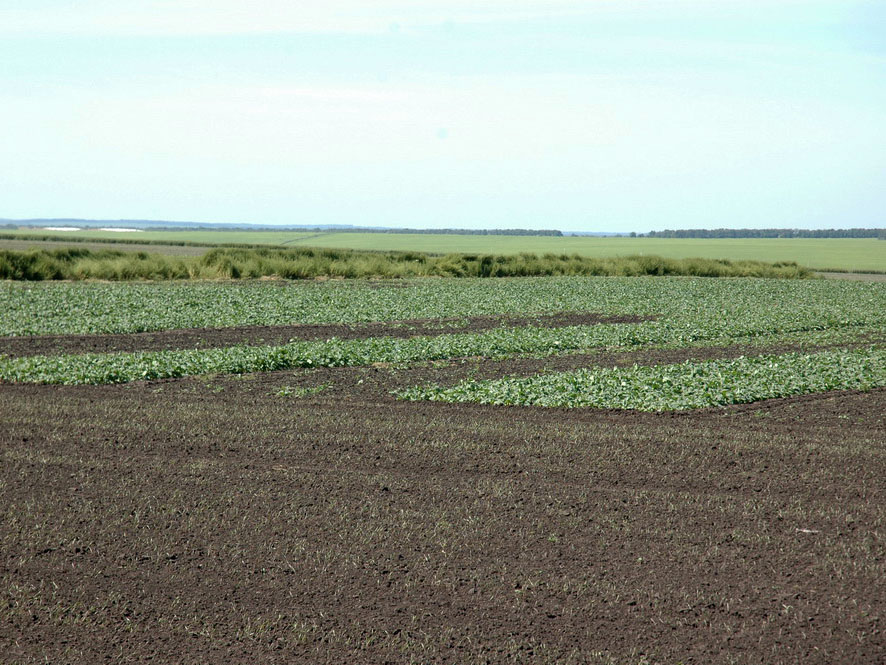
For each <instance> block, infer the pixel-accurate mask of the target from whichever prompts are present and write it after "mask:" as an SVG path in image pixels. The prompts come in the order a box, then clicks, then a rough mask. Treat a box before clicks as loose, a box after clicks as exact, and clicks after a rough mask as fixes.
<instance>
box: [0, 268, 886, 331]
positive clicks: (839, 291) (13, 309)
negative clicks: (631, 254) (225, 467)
mask: <svg viewBox="0 0 886 665" xmlns="http://www.w3.org/2000/svg"><path fill="white" fill-rule="evenodd" d="M555 312H596V313H600V314H637V315H658V316H659V317H660V318H659V321H660V322H667V325H668V326H669V328H671V329H678V328H679V329H682V330H683V331H684V332H683V335H684V336H685V337H687V338H690V337H693V336H696V335H699V334H701V335H707V334H708V331H709V329H710V328H711V327H712V326H714V327H718V328H719V327H722V326H724V325H726V326H731V327H733V328H737V329H741V330H743V331H745V332H746V333H752V332H754V331H757V332H759V331H763V330H798V329H812V328H818V329H821V330H824V329H827V328H829V327H833V326H835V325H838V326H839V325H844V324H847V323H854V324H867V325H883V324H884V323H886V283H859V282H843V281H830V280H802V281H796V280H758V279H722V280H710V279H702V278H665V279H662V278H656V277H641V278H620V277H598V278H587V277H547V278H513V279H501V280H487V279H432V280H415V281H403V282H396V283H390V282H378V283H371V282H360V281H357V282H344V281H335V280H332V281H328V282H319V283H299V284H292V283H226V284H219V283H164V284H98V283H89V284H86V283H74V284H71V283H27V284H23V283H13V282H7V283H0V336H6V335H46V334H86V333H134V332H143V331H156V330H168V329H177V328H214V327H229V326H249V325H283V324H291V323H363V322H372V321H396V320H403V319H417V318H442V317H466V316H478V315H522V314H546V313H555ZM724 322H725V323H724Z"/></svg>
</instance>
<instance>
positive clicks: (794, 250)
mask: <svg viewBox="0 0 886 665" xmlns="http://www.w3.org/2000/svg"><path fill="white" fill-rule="evenodd" d="M8 235H10V236H15V237H23V236H32V237H37V236H38V235H39V236H44V237H47V238H52V239H59V238H60V237H61V239H69V240H73V239H74V238H85V239H96V238H102V239H105V240H110V241H119V240H126V241H128V242H132V241H138V242H142V243H144V242H147V241H158V242H161V243H165V242H171V243H182V242H187V243H195V244H197V245H203V246H206V245H219V244H224V245H226V246H229V245H232V244H237V245H265V246H274V245H277V246H279V245H286V246H289V247H294V246H302V247H304V246H313V247H326V248H338V249H357V250H373V251H383V252H386V251H405V252H428V253H432V254H433V253H436V254H448V253H468V254H519V253H520V252H533V253H535V254H546V253H553V254H569V255H572V254H578V255H580V256H584V257H596V258H604V257H608V256H632V255H647V256H648V255H655V256H663V257H666V258H671V259H682V258H687V257H690V256H700V257H703V258H708V259H730V260H732V261H743V260H755V261H767V262H773V263H774V262H778V261H796V262H798V263H800V264H802V265H805V266H808V267H810V268H814V269H816V270H838V271H871V272H886V252H884V251H883V247H882V246H881V244H882V242H884V241H877V240H873V239H869V238H626V237H608V238H599V237H575V236H568V237H565V236H564V237H533V236H475V235H433V234H406V233H404V234H399V233H397V234H390V233H353V232H348V233H340V232H334V231H333V232H320V233H317V232H305V231H233V230H232V231H227V230H226V231H217V230H211V231H210V230H203V231H143V232H139V233H133V234H129V236H130V237H124V238H121V235H124V236H125V235H126V234H120V233H115V232H113V231H101V230H98V229H89V230H82V231H74V232H68V233H64V234H62V233H52V234H51V235H49V232H47V231H44V230H38V229H33V230H32V229H20V230H18V231H9V232H8Z"/></svg>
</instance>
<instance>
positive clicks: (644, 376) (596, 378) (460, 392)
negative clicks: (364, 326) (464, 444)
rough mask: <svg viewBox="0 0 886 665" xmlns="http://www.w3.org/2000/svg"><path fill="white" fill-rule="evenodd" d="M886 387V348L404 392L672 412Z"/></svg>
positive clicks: (411, 396) (420, 396)
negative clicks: (836, 391) (777, 398)
mask: <svg viewBox="0 0 886 665" xmlns="http://www.w3.org/2000/svg"><path fill="white" fill-rule="evenodd" d="M883 386H886V349H875V348H869V349H865V350H841V351H824V352H821V353H814V354H800V353H788V354H783V355H762V356H753V357H739V358H734V359H721V360H712V361H706V362H692V361H688V362H684V363H680V364H677V365H657V366H642V365H635V366H633V367H629V368H613V369H606V368H599V369H580V370H575V371H572V372H560V373H554V374H542V375H537V376H530V377H506V378H503V379H495V380H486V381H474V380H468V381H464V382H462V383H460V384H458V385H456V386H453V387H449V388H443V387H440V386H433V385H431V386H424V387H415V388H412V389H408V390H404V391H400V392H399V393H398V396H399V397H400V398H401V399H408V400H431V401H444V402H472V403H480V404H496V405H522V406H546V407H597V408H607V409H635V410H639V411H672V410H678V411H679V410H685V409H697V408H703V407H709V406H724V405H728V404H747V403H750V402H757V401H760V400H764V399H771V398H775V397H788V396H791V395H803V394H808V393H818V392H827V391H832V390H871V389H873V388H879V387H883Z"/></svg>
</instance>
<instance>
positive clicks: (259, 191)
mask: <svg viewBox="0 0 886 665" xmlns="http://www.w3.org/2000/svg"><path fill="white" fill-rule="evenodd" d="M0 156H2V162H0V217H7V218H23V217H89V218H105V219H117V218H140V219H175V220H192V221H201V222H244V221H246V222H257V223H275V224H357V225H367V226H370V225H385V226H409V227H459V228H504V227H523V228H556V229H561V230H564V231H648V230H651V229H663V228H692V227H721V226H727V227H752V228H754V227H756V228H759V227H803V228H821V227H838V228H840V227H852V226H867V227H871V226H881V227H882V226H886V215H884V212H883V211H884V210H886V186H884V183H886V2H883V0H875V1H854V0H836V1H835V0H802V1H801V0H781V1H779V0H590V1H585V2H578V1H570V0H563V1H557V0H549V1H547V2H541V1H535V0H474V1H470V2H469V1H468V0H412V1H411V2H406V1H404V0H378V1H369V0H366V1H357V0H326V1H325V2H315V1H314V0H309V1H303V2H298V1H296V2H293V1H291V0H285V1H284V0H268V1H265V2H261V1H258V0H253V1H245V0H175V1H173V0H114V1H110V0H81V1H80V2H76V3H75V2H70V1H69V0H68V1H62V0H27V1H26V0H16V1H10V0H0Z"/></svg>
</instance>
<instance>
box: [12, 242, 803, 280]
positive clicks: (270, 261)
mask: <svg viewBox="0 0 886 665" xmlns="http://www.w3.org/2000/svg"><path fill="white" fill-rule="evenodd" d="M533 275H545V276H550V275H594V276H602V275H622V276H637V275H693V276H699V277H777V278H789V279H803V278H808V277H812V276H813V273H812V271H810V270H808V269H806V268H803V267H801V266H799V265H797V264H796V263H791V262H789V263H772V264H769V263H762V262H759V261H736V262H733V261H727V260H713V259H696V258H691V259H664V258H661V257H659V256H627V257H621V258H606V259H596V258H588V257H581V256H578V255H577V254H572V255H568V254H545V255H544V256H541V257H539V256H537V255H536V254H531V253H522V254H516V255H503V254H498V255H492V254H487V255H479V254H448V255H446V256H432V255H430V254H422V253H419V252H369V251H358V250H346V249H342V250H335V249H311V248H302V247H298V248H291V249H274V248H260V249H236V248H215V249H211V250H209V251H208V252H207V253H206V254H204V255H203V256H200V257H192V256H172V255H166V254H154V253H146V252H122V251H119V250H110V249H108V250H91V249H89V248H86V247H68V248H63V249H55V250H47V249H34V250H26V251H17V250H0V279H11V280H32V281H35V280H36V281H39V280H61V279H64V280H83V279H101V280H113V281H128V280H170V279H179V280H181V279H241V278H250V279H257V278H260V277H279V278H283V279H314V278H317V277H343V278H361V277H362V278H365V277H383V278H395V277H396V278H402V277H526V276H533Z"/></svg>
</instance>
